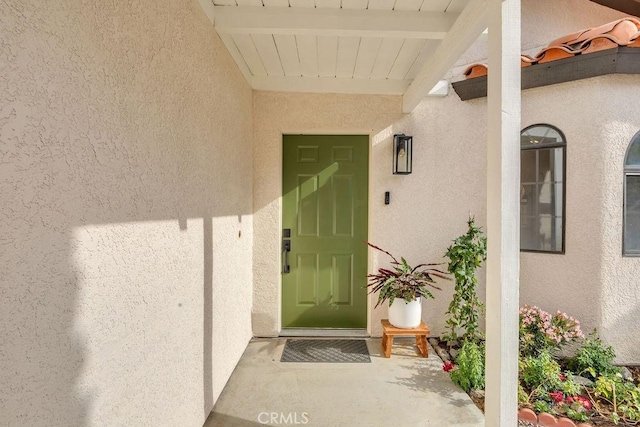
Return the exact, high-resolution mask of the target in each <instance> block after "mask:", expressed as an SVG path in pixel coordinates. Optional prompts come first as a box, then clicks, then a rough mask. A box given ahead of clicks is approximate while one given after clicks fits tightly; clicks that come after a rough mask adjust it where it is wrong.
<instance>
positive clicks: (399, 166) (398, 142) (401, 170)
mask: <svg viewBox="0 0 640 427" xmlns="http://www.w3.org/2000/svg"><path fill="white" fill-rule="evenodd" d="M412 154H413V137H412V136H406V135H405V134H403V133H401V134H396V135H393V174H394V175H409V174H410V173H411V158H412V157H413V156H412Z"/></svg>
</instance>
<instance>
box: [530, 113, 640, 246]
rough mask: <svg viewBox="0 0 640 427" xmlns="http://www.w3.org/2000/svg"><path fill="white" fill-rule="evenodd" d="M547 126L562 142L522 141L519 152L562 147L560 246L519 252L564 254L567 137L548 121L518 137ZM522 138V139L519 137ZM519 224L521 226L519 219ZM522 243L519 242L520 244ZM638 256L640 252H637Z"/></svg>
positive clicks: (535, 124) (532, 126) (534, 125)
mask: <svg viewBox="0 0 640 427" xmlns="http://www.w3.org/2000/svg"><path fill="white" fill-rule="evenodd" d="M541 126H544V127H548V128H551V129H553V130H554V131H556V132H557V133H558V135H560V137H561V138H562V142H556V143H551V144H545V145H544V146H541V147H540V146H533V147H527V148H523V147H522V143H520V153H522V152H523V151H530V150H542V149H549V148H562V248H561V249H560V250H558V251H549V250H543V249H522V246H520V252H528V253H537V254H552V255H564V254H565V253H566V232H567V137H566V136H565V135H564V132H562V131H561V130H560V129H559V128H558V127H557V126H554V125H551V124H548V123H534V124H532V125H529V126H527V127H525V128H524V129H522V130H521V131H520V137H521V138H522V134H523V133H525V132H526V131H527V130H529V129H531V128H534V127H541ZM521 140H522V139H521ZM520 161H521V162H522V154H521V155H520ZM520 185H522V172H521V173H520ZM519 221H520V225H521V226H522V222H521V219H519ZM521 244H522V243H520V245H521ZM638 256H640V254H638Z"/></svg>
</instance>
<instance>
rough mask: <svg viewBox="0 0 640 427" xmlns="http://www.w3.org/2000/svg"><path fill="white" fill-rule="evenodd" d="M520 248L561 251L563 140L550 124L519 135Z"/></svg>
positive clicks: (525, 249)
mask: <svg viewBox="0 0 640 427" xmlns="http://www.w3.org/2000/svg"><path fill="white" fill-rule="evenodd" d="M520 147H521V149H522V151H521V157H520V184H521V186H520V249H521V250H524V251H539V252H559V253H562V252H564V229H563V227H564V165H565V163H564V161H565V140H564V136H563V135H562V133H561V132H560V131H559V130H557V129H555V128H553V127H551V126H549V125H534V126H530V127H528V128H526V129H524V130H523V131H522V133H521V136H520Z"/></svg>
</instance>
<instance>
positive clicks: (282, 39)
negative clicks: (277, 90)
mask: <svg viewBox="0 0 640 427" xmlns="http://www.w3.org/2000/svg"><path fill="white" fill-rule="evenodd" d="M273 39H274V40H275V42H276V48H277V49H278V54H279V55H280V61H282V69H283V71H284V75H285V76H301V75H302V71H300V59H299V58H298V45H297V44H296V37H295V36H290V35H282V34H276V35H274V36H273Z"/></svg>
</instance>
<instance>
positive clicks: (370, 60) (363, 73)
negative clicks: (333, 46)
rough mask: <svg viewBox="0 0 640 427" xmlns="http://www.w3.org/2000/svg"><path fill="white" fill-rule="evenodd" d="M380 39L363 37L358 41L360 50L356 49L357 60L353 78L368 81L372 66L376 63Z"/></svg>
mask: <svg viewBox="0 0 640 427" xmlns="http://www.w3.org/2000/svg"><path fill="white" fill-rule="evenodd" d="M381 44H382V39H381V38H379V37H363V38H362V39H361V40H360V48H359V49H358V58H357V59H356V66H355V69H354V72H353V76H354V77H355V78H359V79H368V78H369V77H371V71H373V64H374V63H375V62H376V57H377V56H378V51H379V50H380V45H381Z"/></svg>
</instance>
